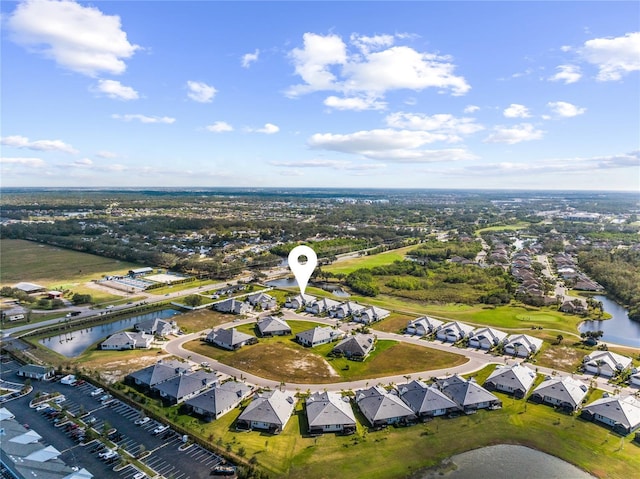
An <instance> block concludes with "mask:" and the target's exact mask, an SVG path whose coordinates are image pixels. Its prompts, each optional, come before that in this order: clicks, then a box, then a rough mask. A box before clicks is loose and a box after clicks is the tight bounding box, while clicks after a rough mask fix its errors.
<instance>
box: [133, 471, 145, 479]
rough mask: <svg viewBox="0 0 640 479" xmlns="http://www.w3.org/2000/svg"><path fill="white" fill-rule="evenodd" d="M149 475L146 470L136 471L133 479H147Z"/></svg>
mask: <svg viewBox="0 0 640 479" xmlns="http://www.w3.org/2000/svg"><path fill="white" fill-rule="evenodd" d="M146 477H147V475H146V474H145V473H144V472H136V473H135V474H134V475H133V479H145V478H146Z"/></svg>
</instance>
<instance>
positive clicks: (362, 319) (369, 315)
mask: <svg viewBox="0 0 640 479" xmlns="http://www.w3.org/2000/svg"><path fill="white" fill-rule="evenodd" d="M389 314H390V313H389V311H387V310H386V309H382V308H378V307H376V306H369V307H367V308H365V309H362V310H360V311H356V312H354V313H353V320H354V321H355V322H357V323H362V324H371V323H375V322H376V321H380V320H382V319H384V318H386V317H387V316H389Z"/></svg>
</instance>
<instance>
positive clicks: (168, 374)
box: [129, 361, 191, 386]
mask: <svg viewBox="0 0 640 479" xmlns="http://www.w3.org/2000/svg"><path fill="white" fill-rule="evenodd" d="M190 369H191V367H190V366H189V365H188V364H187V363H183V362H180V361H158V362H157V363H156V364H153V365H151V366H149V367H146V368H144V369H140V370H138V371H134V372H132V373H131V374H129V377H131V378H133V379H135V380H137V381H138V382H140V383H142V384H146V385H147V386H154V385H156V384H159V383H161V382H163V381H166V380H167V379H171V378H172V377H174V376H177V375H178V374H181V373H185V372H187V371H189V370H190Z"/></svg>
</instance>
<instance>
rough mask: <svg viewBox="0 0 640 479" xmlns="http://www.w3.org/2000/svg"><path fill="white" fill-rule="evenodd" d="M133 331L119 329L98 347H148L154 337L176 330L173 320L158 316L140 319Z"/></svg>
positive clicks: (120, 348)
mask: <svg viewBox="0 0 640 479" xmlns="http://www.w3.org/2000/svg"><path fill="white" fill-rule="evenodd" d="M133 328H134V330H135V331H119V332H117V333H114V334H112V335H111V336H109V337H108V338H107V339H106V340H104V341H103V342H102V343H100V349H104V350H116V351H122V350H126V349H149V348H150V347H151V344H152V343H153V340H154V338H156V337H162V338H163V337H166V336H167V335H169V334H173V333H176V332H177V331H178V329H179V328H178V325H177V323H176V322H175V321H165V320H163V319H159V318H153V319H148V320H144V321H140V322H139V323H136V324H135V325H134V326H133Z"/></svg>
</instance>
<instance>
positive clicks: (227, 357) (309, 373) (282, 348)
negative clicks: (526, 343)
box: [185, 321, 466, 384]
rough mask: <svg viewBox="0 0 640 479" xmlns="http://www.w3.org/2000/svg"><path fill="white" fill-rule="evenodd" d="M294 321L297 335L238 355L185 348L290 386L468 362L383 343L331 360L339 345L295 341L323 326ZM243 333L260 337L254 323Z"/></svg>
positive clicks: (200, 345)
mask: <svg viewBox="0 0 640 479" xmlns="http://www.w3.org/2000/svg"><path fill="white" fill-rule="evenodd" d="M288 323H289V325H290V326H291V329H292V331H293V335H291V336H277V337H274V338H260V342H259V343H258V344H255V345H252V346H245V347H244V348H242V349H240V350H238V351H226V350H223V349H221V348H218V347H216V346H212V345H210V344H207V343H205V342H203V341H199V340H197V341H191V342H189V343H187V344H185V348H186V349H189V350H191V351H194V352H197V353H200V354H203V355H205V356H208V357H210V358H212V359H214V360H216V361H220V362H222V363H224V364H228V365H230V366H233V367H237V368H239V369H242V370H243V371H251V372H252V373H255V374H256V375H258V376H261V377H265V378H267V379H271V380H274V381H284V382H285V383H309V384H314V383H319V384H322V383H334V382H342V381H353V380H359V379H369V378H371V379H375V378H379V377H384V376H391V375H396V374H410V373H413V372H416V371H425V370H429V369H440V368H447V367H453V366H457V365H460V364H464V362H466V359H465V358H464V356H461V355H459V354H454V353H450V352H447V351H438V350H433V349H429V348H424V347H421V346H416V345H412V344H405V343H399V342H397V341H389V340H381V341H378V342H377V344H376V348H375V350H374V351H373V352H372V353H371V354H370V355H369V357H367V359H366V360H365V361H362V362H359V361H349V360H348V359H345V358H331V357H328V354H329V352H330V351H331V349H332V348H333V346H335V343H333V344H324V345H321V346H318V347H316V348H305V347H303V346H301V345H299V344H298V343H297V342H295V341H294V338H295V334H297V333H298V332H301V331H304V330H306V329H310V328H312V327H314V325H317V324H318V323H311V322H308V321H288ZM238 330H239V331H242V332H245V333H248V334H255V331H254V324H246V325H242V326H239V327H238Z"/></svg>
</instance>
